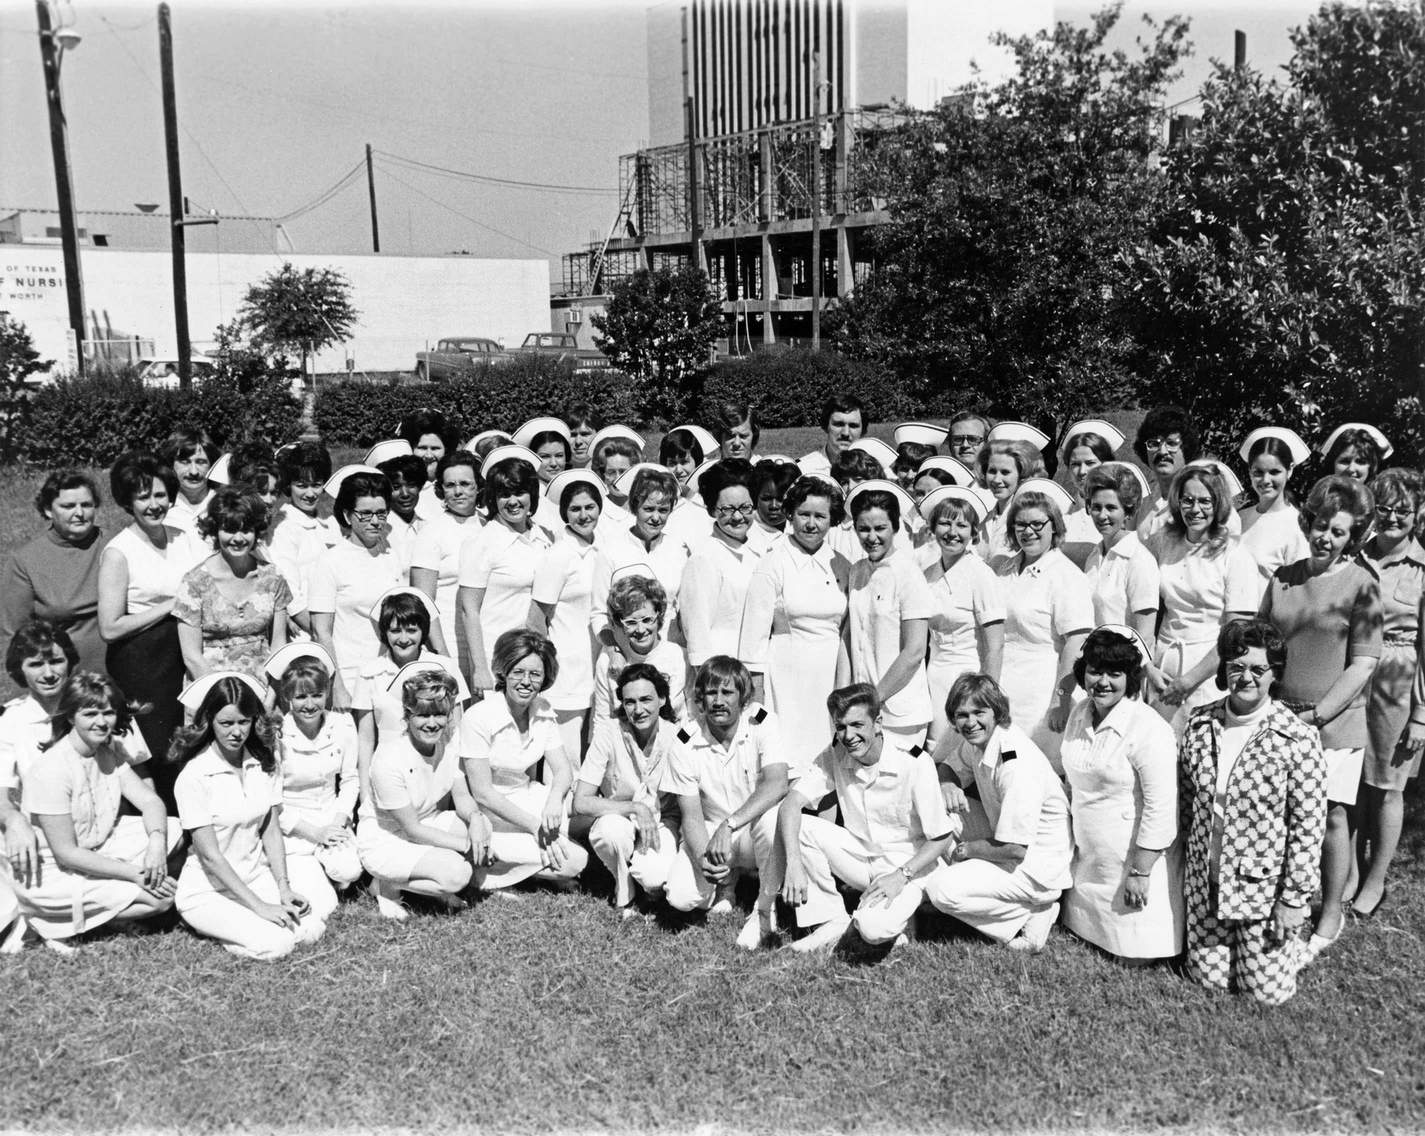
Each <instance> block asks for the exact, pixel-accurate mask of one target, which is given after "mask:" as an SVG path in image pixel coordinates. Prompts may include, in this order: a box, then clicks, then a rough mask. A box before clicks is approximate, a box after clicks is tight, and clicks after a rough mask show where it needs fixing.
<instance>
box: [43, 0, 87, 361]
mask: <svg viewBox="0 0 1425 1136" xmlns="http://www.w3.org/2000/svg"><path fill="white" fill-rule="evenodd" d="M35 10H36V15H37V16H38V18H39V25H40V61H41V63H42V64H43V65H44V76H45V103H46V105H47V106H48V107H49V141H50V150H51V152H52V153H53V155H54V191H55V197H56V199H57V204H58V206H59V239H60V244H61V246H62V247H63V250H64V288H65V292H66V293H67V294H68V298H69V328H70V330H71V331H72V332H73V333H74V362H75V366H76V368H77V369H78V371H79V373H80V374H81V375H82V374H84V370H85V367H84V339H85V335H84V276H83V272H82V269H81V268H80V264H79V226H78V224H77V223H76V222H75V218H74V188H73V184H72V179H71V176H70V169H69V135H68V124H67V123H66V121H65V117H64V103H63V102H62V101H61V99H60V93H59V62H60V58H61V55H62V54H63V48H62V46H60V47H56V45H55V37H56V32H55V29H54V26H53V24H52V23H51V21H50V14H49V3H48V0H36V2H35ZM70 34H71V35H72V34H73V33H70ZM74 42H75V43H77V42H78V37H77V36H76V37H75V38H74Z"/></svg>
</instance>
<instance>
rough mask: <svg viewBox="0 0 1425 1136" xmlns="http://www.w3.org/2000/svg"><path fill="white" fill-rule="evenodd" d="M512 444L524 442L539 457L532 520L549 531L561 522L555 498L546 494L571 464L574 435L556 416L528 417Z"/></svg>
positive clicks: (555, 531) (523, 444) (554, 531)
mask: <svg viewBox="0 0 1425 1136" xmlns="http://www.w3.org/2000/svg"><path fill="white" fill-rule="evenodd" d="M514 444H515V445H517V446H524V447H525V449H527V450H529V452H530V453H532V454H533V455H534V456H535V457H536V458H538V459H539V487H540V495H539V503H538V504H537V505H535V508H534V520H535V523H536V524H538V525H541V526H543V527H544V528H545V529H546V530H547V531H549V532H551V533H557V532H559V530H560V529H561V528H563V526H564V521H563V518H561V517H560V516H559V506H558V504H557V502H555V501H554V500H553V499H551V498H550V496H549V492H548V491H549V484H550V482H552V481H553V480H554V479H555V478H556V477H558V476H559V475H560V474H561V473H563V472H564V471H565V470H567V469H573V468H574V435H573V433H572V432H571V431H570V429H569V427H568V425H566V424H565V423H564V422H562V421H561V420H560V419H558V418H548V417H546V418H531V419H530V420H529V421H528V422H526V423H525V424H524V425H522V426H521V427H520V428H519V429H518V430H516V431H515V433H514Z"/></svg>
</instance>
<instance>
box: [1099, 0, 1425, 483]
mask: <svg viewBox="0 0 1425 1136" xmlns="http://www.w3.org/2000/svg"><path fill="white" fill-rule="evenodd" d="M1292 43H1293V47H1294V49H1295V52H1294V55H1293V58H1292V61H1291V63H1290V65H1289V66H1288V68H1287V80H1286V82H1285V83H1280V82H1268V81H1266V80H1265V79H1263V78H1262V77H1261V76H1260V75H1258V74H1255V73H1253V72H1251V71H1244V72H1240V73H1234V72H1233V71H1231V70H1229V69H1227V68H1219V69H1218V70H1217V72H1216V74H1215V75H1214V76H1213V78H1212V79H1211V80H1210V81H1209V82H1208V84H1207V85H1206V87H1205V88H1204V92H1203V105H1202V121H1201V124H1200V126H1199V127H1198V129H1197V130H1195V131H1194V132H1193V134H1192V136H1191V138H1190V140H1189V142H1188V143H1187V144H1186V145H1185V146H1183V147H1182V148H1181V149H1179V150H1176V151H1174V152H1173V153H1171V154H1170V155H1169V156H1168V162H1167V176H1168V192H1167V194H1166V196H1165V200H1164V207H1163V211H1162V214H1161V216H1160V219H1159V220H1158V222H1157V223H1156V224H1155V225H1154V227H1153V229H1152V232H1151V234H1150V236H1149V239H1148V240H1147V241H1146V242H1145V243H1144V244H1143V245H1142V246H1141V247H1140V248H1139V249H1138V250H1137V252H1136V253H1135V254H1134V255H1133V256H1132V257H1130V258H1129V267H1130V270H1131V272H1130V278H1131V279H1132V280H1134V282H1135V283H1134V286H1133V288H1132V293H1131V298H1132V303H1131V304H1130V305H1128V306H1127V308H1126V311H1129V312H1131V313H1132V314H1133V323H1134V326H1133V329H1132V330H1133V332H1134V334H1135V336H1136V338H1137V340H1138V341H1139V342H1140V344H1141V353H1140V355H1139V358H1138V360H1137V362H1138V365H1139V367H1140V368H1141V371H1142V373H1143V375H1144V381H1143V384H1142V387H1141V394H1142V396H1143V397H1144V398H1145V399H1155V400H1156V399H1164V400H1166V399H1171V400H1173V401H1179V402H1183V403H1185V404H1187V405H1189V406H1190V407H1192V408H1193V409H1194V410H1195V411H1196V412H1197V413H1198V414H1199V415H1200V418H1201V421H1202V424H1203V427H1204V431H1205V434H1206V438H1207V441H1208V444H1209V445H1212V446H1214V447H1215V448H1217V449H1218V450H1219V451H1221V452H1223V453H1231V452H1233V451H1235V449H1236V441H1237V440H1238V439H1240V438H1241V437H1242V436H1243V435H1244V434H1246V433H1247V432H1248V431H1250V430H1251V429H1252V428H1253V427H1255V426H1258V425H1261V424H1263V423H1266V422H1271V423H1276V424H1280V425H1285V426H1290V427H1293V428H1295V429H1297V430H1299V431H1300V432H1301V433H1303V434H1304V435H1306V436H1307V437H1312V436H1319V435H1320V433H1321V432H1322V431H1323V430H1328V429H1330V428H1331V427H1332V426H1334V425H1336V424H1338V423H1340V422H1343V421H1351V420H1360V421H1366V422H1374V423H1378V424H1379V425H1380V426H1381V427H1382V429H1384V430H1385V431H1386V433H1387V434H1388V435H1389V436H1390V437H1391V439H1392V441H1393V442H1394V443H1395V446H1396V448H1397V450H1398V451H1400V453H1401V457H1402V458H1403V459H1404V460H1405V461H1406V462H1407V463H1409V462H1411V461H1412V458H1411V456H1410V455H1411V451H1412V450H1413V451H1415V455H1417V456H1418V455H1419V453H1420V452H1421V443H1422V441H1425V438H1422V432H1425V430H1423V429H1422V427H1425V423H1422V413H1421V396H1422V393H1425V390H1423V389H1422V384H1425V218H1422V215H1421V209H1422V205H1425V8H1422V6H1421V5H1420V4H1418V3H1415V4H1411V5H1398V6H1384V5H1371V6H1366V7H1354V6H1352V7H1347V6H1345V5H1342V4H1329V5H1326V6H1323V7H1322V9H1321V10H1320V12H1319V13H1318V14H1317V15H1316V16H1314V17H1313V18H1312V19H1311V20H1310V21H1309V22H1308V23H1307V25H1306V27H1305V28H1301V29H1298V30H1296V31H1295V32H1294V33H1293V35H1292Z"/></svg>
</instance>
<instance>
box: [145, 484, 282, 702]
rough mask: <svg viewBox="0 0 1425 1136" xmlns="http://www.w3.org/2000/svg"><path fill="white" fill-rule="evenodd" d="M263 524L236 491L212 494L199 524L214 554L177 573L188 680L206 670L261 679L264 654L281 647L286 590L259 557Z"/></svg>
mask: <svg viewBox="0 0 1425 1136" xmlns="http://www.w3.org/2000/svg"><path fill="white" fill-rule="evenodd" d="M266 527H267V509H266V508H265V507H264V506H263V504H262V502H261V501H259V500H258V499H257V498H256V497H254V496H251V495H250V494H247V493H243V492H241V491H240V490H237V489H228V488H224V489H219V490H218V491H217V492H216V493H214V494H213V496H212V499H211V500H210V501H209V502H208V510H207V512H206V513H205V514H204V515H203V516H202V517H200V518H199V519H198V531H199V533H200V534H201V535H202V536H203V537H204V538H205V539H206V540H208V541H209V542H210V543H211V544H212V545H213V546H214V547H216V549H217V551H216V552H215V553H214V554H213V555H212V556H209V557H208V558H206V559H205V560H202V561H199V563H198V564H196V565H195V566H194V567H193V568H191V569H189V571H188V572H187V573H186V574H185V575H184V577H183V579H182V581H181V582H180V583H179V585H178V595H177V597H176V598H175V600H174V604H173V615H174V617H175V618H176V619H177V620H178V645H179V648H180V649H181V650H182V652H183V665H184V666H185V667H186V668H187V671H188V675H189V677H190V678H202V677H203V676H204V675H205V674H207V673H208V672H209V671H212V670H236V671H242V672H244V673H245V674H250V675H252V676H253V678H261V677H262V673H263V670H262V668H263V664H264V663H265V661H266V659H267V656H268V655H270V654H271V653H272V652H273V651H276V650H278V649H279V648H281V647H283V646H284V645H285V644H286V642H287V608H288V605H290V604H291V602H292V592H291V590H290V589H289V588H288V587H287V581H286V579H285V578H284V577H283V575H282V573H281V572H279V571H278V570H277V568H275V567H274V566H273V565H271V564H269V563H267V561H266V560H264V559H262V557H261V556H260V555H259V553H258V541H259V540H260V539H261V534H262V533H263V532H264V531H265V530H266Z"/></svg>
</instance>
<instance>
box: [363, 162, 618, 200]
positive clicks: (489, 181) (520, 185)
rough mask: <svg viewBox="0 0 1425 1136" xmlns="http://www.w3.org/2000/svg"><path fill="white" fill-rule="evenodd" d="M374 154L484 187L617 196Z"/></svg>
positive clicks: (612, 192)
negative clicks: (499, 186) (497, 186)
mask: <svg viewBox="0 0 1425 1136" xmlns="http://www.w3.org/2000/svg"><path fill="white" fill-rule="evenodd" d="M375 152H376V153H377V154H379V155H381V157H383V158H389V159H390V160H391V161H393V162H399V163H401V164H402V165H404V166H406V167H408V168H413V169H418V170H426V171H429V172H431V173H437V174H443V175H445V176H447V177H456V178H462V179H464V180H466V181H475V182H481V183H483V184H486V185H503V186H509V187H511V188H514V189H543V190H548V191H549V192H551V193H580V194H590V195H596V196H600V197H617V196H618V190H616V189H605V188H603V187H602V186H597V185H555V184H552V183H550V182H542V181H520V180H517V179H515V178H501V177H493V176H491V175H489V174H476V173H471V172H469V171H468V170H454V169H451V168H450V167H449V166H436V165H432V164H431V163H430V162H419V161H416V159H414V158H403V157H401V155H399V154H392V153H388V152H387V151H385V150H377V151H375Z"/></svg>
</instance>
